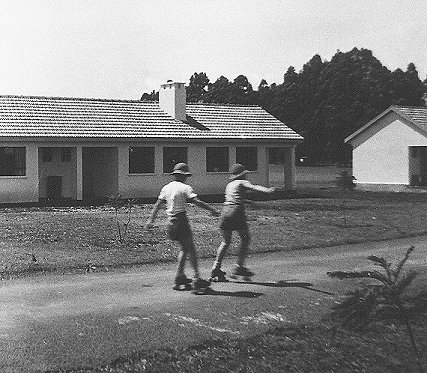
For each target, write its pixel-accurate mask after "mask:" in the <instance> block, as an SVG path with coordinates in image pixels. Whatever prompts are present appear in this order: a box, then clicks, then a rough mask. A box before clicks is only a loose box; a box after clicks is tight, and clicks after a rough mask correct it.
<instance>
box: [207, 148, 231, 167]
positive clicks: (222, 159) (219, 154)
mask: <svg viewBox="0 0 427 373" xmlns="http://www.w3.org/2000/svg"><path fill="white" fill-rule="evenodd" d="M228 169H229V162H228V148H225V147H224V148H213V147H212V148H211V147H209V148H206V171H207V172H227V171H228Z"/></svg>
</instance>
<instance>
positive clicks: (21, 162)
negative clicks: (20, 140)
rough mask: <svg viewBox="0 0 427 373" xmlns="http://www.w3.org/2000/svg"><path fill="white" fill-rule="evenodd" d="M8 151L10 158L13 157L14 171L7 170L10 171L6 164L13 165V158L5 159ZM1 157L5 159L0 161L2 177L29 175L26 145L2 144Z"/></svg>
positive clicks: (0, 148)
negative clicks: (11, 163)
mask: <svg viewBox="0 0 427 373" xmlns="http://www.w3.org/2000/svg"><path fill="white" fill-rule="evenodd" d="M9 152H10V153H9ZM7 153H9V154H10V158H12V157H13V163H14V164H13V167H12V168H13V171H12V172H6V171H8V169H7V167H6V165H8V167H11V166H10V162H11V159H9V160H4V159H5V158H6V155H7ZM0 157H1V158H2V159H3V161H0V177H16V176H27V148H26V147H25V146H2V147H0Z"/></svg>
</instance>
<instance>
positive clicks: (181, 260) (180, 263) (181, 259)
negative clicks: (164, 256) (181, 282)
mask: <svg viewBox="0 0 427 373" xmlns="http://www.w3.org/2000/svg"><path fill="white" fill-rule="evenodd" d="M186 261H187V254H186V253H185V252H184V250H183V249H182V248H181V250H179V253H178V270H177V272H176V275H177V277H178V276H184V269H185V262H186Z"/></svg>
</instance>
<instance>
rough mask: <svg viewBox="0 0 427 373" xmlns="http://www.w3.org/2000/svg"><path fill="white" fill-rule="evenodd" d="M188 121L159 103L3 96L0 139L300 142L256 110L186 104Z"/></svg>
mask: <svg viewBox="0 0 427 373" xmlns="http://www.w3.org/2000/svg"><path fill="white" fill-rule="evenodd" d="M187 119H188V120H187V122H181V121H179V120H175V119H173V118H172V117H171V116H169V115H167V114H166V113H165V112H163V111H162V110H161V109H160V108H159V104H158V103H157V102H147V101H126V100H106V99H82V98H63V97H58V98H56V97H34V96H0V137H62V138H65V137H67V138H68V137H71V138H138V137H140V138H159V139H161V138H183V139H184V138H188V139H277V140H301V139H302V137H301V136H300V135H298V134H297V133H295V132H294V131H292V130H291V129H290V128H289V127H287V126H286V125H284V124H283V123H282V122H280V121H279V120H277V119H276V118H274V117H273V116H272V115H270V114H269V113H267V112H266V111H265V110H263V109H262V108H260V107H258V106H238V105H235V106H234V105H218V104H187Z"/></svg>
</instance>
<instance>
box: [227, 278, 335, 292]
mask: <svg viewBox="0 0 427 373" xmlns="http://www.w3.org/2000/svg"><path fill="white" fill-rule="evenodd" d="M230 282H233V283H235V284H246V285H260V286H270V287H275V288H303V289H307V290H311V291H316V292H319V293H323V294H328V295H335V294H334V293H330V292H328V291H324V290H319V289H314V288H313V286H314V285H313V284H311V283H310V282H300V281H284V280H279V281H276V282H268V281H266V282H263V281H237V280H231V281H230Z"/></svg>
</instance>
